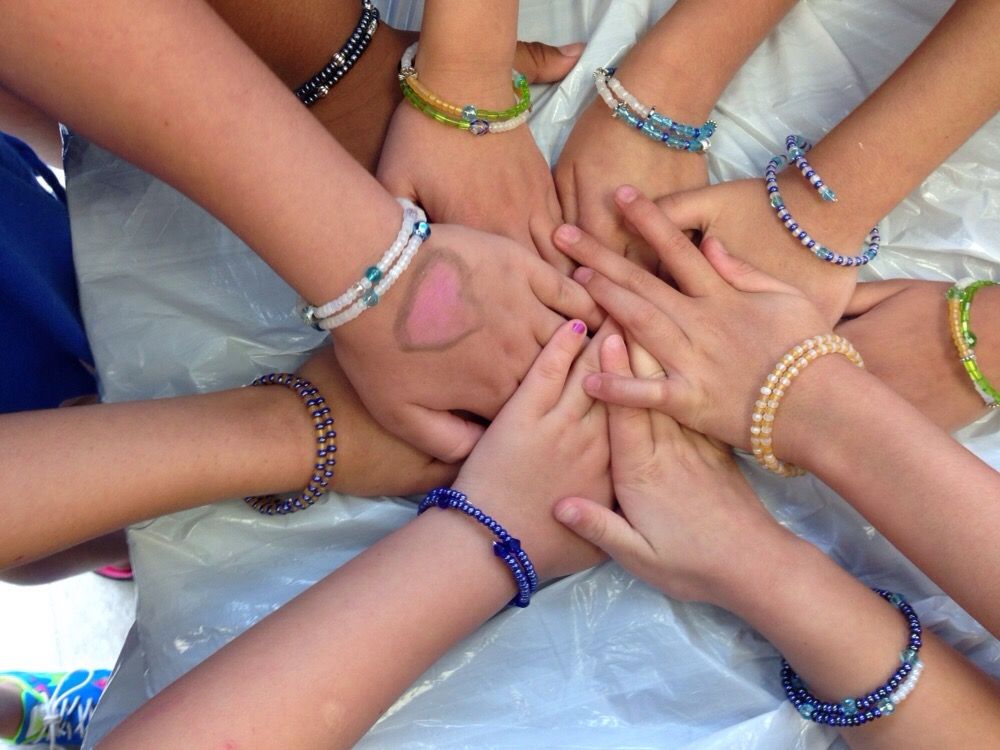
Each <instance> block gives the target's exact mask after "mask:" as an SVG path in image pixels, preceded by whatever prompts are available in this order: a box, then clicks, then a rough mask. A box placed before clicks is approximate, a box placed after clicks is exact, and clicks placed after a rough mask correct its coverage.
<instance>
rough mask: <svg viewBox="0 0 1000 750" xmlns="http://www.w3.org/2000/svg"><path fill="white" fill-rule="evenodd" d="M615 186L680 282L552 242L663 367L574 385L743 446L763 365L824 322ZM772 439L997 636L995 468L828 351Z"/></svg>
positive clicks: (577, 240) (589, 249)
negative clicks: (641, 375) (652, 376)
mask: <svg viewBox="0 0 1000 750" xmlns="http://www.w3.org/2000/svg"><path fill="white" fill-rule="evenodd" d="M617 196H618V199H619V205H620V207H621V210H622V212H623V214H624V216H625V218H626V219H627V220H628V221H629V222H630V223H631V224H632V226H634V227H635V228H636V230H637V231H638V232H639V233H640V234H641V235H642V236H644V237H645V238H646V240H647V241H648V242H649V243H650V245H651V246H652V247H653V248H654V249H655V250H656V251H657V252H658V254H659V257H660V262H661V263H662V264H663V267H664V268H665V269H667V270H668V272H669V273H670V274H671V276H672V278H674V279H675V280H676V282H677V284H678V285H679V287H680V290H681V291H678V290H676V289H673V288H672V287H670V286H668V285H667V284H666V283H664V282H663V281H661V280H660V279H658V278H656V277H655V276H653V275H652V274H649V273H647V272H645V271H639V270H637V269H636V268H635V266H634V264H631V263H629V262H628V261H626V260H625V259H623V258H622V257H621V256H619V255H617V254H616V253H614V252H612V251H610V250H607V249H605V248H602V247H601V246H600V245H598V244H597V243H596V242H595V241H594V240H592V239H591V238H589V237H587V236H585V235H581V233H580V232H579V230H576V229H572V228H566V229H567V230H569V231H568V232H567V233H566V234H562V231H561V232H560V234H558V235H557V237H559V236H563V237H566V236H568V237H569V240H568V241H567V240H560V242H561V245H562V247H563V249H564V250H565V251H566V252H567V253H568V254H569V255H570V256H571V257H572V258H573V259H574V260H576V261H577V262H579V263H581V264H583V265H584V266H589V267H590V268H586V269H581V270H579V271H577V278H579V279H581V280H584V279H586V286H587V288H588V290H589V291H590V293H591V294H592V295H593V296H594V298H595V299H596V300H597V301H598V302H599V303H600V304H601V305H602V306H603V307H604V308H605V309H606V310H607V311H608V313H609V314H610V315H611V316H613V317H614V318H615V319H616V320H618V321H620V322H621V323H622V325H623V326H624V327H625V329H626V330H627V332H628V333H630V334H631V335H633V336H634V337H635V339H636V341H637V342H638V343H639V344H640V345H642V346H643V347H644V348H646V349H647V350H648V351H649V352H650V353H651V354H652V355H653V356H654V357H656V359H657V360H658V361H659V362H660V363H661V365H663V369H664V371H665V372H667V373H668V375H669V377H667V378H665V379H659V380H632V379H627V378H618V377H615V376H611V375H606V374H602V375H599V376H594V377H593V378H592V379H591V381H592V382H588V383H587V387H588V388H589V389H590V393H592V394H594V395H595V396H598V397H600V398H603V399H607V400H611V401H616V402H621V403H627V404H628V405H632V406H648V407H652V408H657V409H660V410H662V411H664V412H666V413H668V414H670V415H671V416H673V417H674V418H676V419H677V420H678V421H681V422H682V423H684V424H685V425H687V426H688V427H690V428H692V429H695V430H698V431H699V432H703V433H705V434H707V435H711V436H712V437H715V438H718V439H720V440H723V441H725V442H727V443H729V444H730V445H734V446H737V447H741V448H744V449H748V448H750V447H751V446H750V437H751V414H753V413H754V410H755V402H756V401H758V400H759V399H761V398H763V396H764V393H765V392H764V391H763V390H762V389H763V388H764V387H765V386H764V383H765V379H766V377H767V375H768V373H769V372H771V369H772V368H773V367H774V366H775V363H776V362H778V360H779V359H780V358H782V357H783V355H785V353H786V352H788V351H789V350H791V349H792V348H793V347H794V346H795V345H797V344H799V343H801V342H803V341H805V340H806V339H807V338H810V337H813V336H817V335H820V334H823V333H827V332H829V331H830V328H829V326H828V324H827V323H826V322H825V321H824V319H823V317H822V315H821V314H820V313H819V311H818V309H817V308H816V307H815V305H813V304H812V303H811V302H810V301H809V300H807V299H806V298H805V297H804V296H803V295H802V294H801V292H799V291H798V290H796V289H794V288H793V287H791V286H789V285H787V284H783V283H781V282H779V281H776V280H775V279H773V278H771V277H770V276H767V275H766V274H764V273H763V272H762V271H759V270H757V269H756V268H754V267H752V266H750V265H749V264H748V263H746V262H744V261H740V260H737V259H736V258H735V257H734V256H731V255H729V254H728V253H727V252H726V250H725V249H724V248H723V247H722V245H721V244H720V243H719V242H718V240H716V239H714V238H708V239H707V240H705V242H703V243H702V252H699V251H698V248H696V247H695V246H694V245H692V244H691V242H690V241H689V240H688V239H687V238H686V237H685V236H684V235H683V234H682V233H681V232H680V231H679V230H678V229H677V227H675V226H673V225H671V224H670V222H669V221H668V220H667V219H665V218H664V216H663V214H662V212H661V211H660V210H659V209H658V208H657V207H656V206H655V204H653V203H651V202H650V201H649V200H647V199H645V198H643V197H642V196H639V195H636V193H635V191H634V190H631V189H629V188H622V189H620V190H619V191H618V193H617ZM703 253H704V254H703ZM595 268H596V269H597V271H598V272H599V273H598V272H594V271H593V270H592V269H595ZM909 366H910V367H913V368H919V367H920V363H919V362H918V361H913V362H911V363H910V365H909ZM771 439H773V449H774V453H775V455H776V456H777V458H778V459H781V460H785V461H790V462H792V463H794V464H797V465H799V466H801V467H803V468H805V469H807V470H809V471H812V472H813V473H815V474H816V475H817V476H818V477H819V478H820V479H822V480H823V481H824V482H826V483H827V484H828V485H829V486H830V487H832V488H833V489H834V490H836V491H837V492H838V493H840V494H841V495H842V496H843V497H845V498H847V499H848V500H849V501H850V502H852V503H853V504H854V506H855V507H856V508H857V509H858V510H859V511H860V512H861V513H862V514H863V515H864V516H865V517H866V518H867V519H868V520H869V521H870V522H871V523H872V524H873V525H874V526H875V527H877V528H878V529H879V530H880V531H881V532H882V533H883V534H885V535H886V537H887V538H888V539H889V540H890V541H891V542H892V543H893V544H894V545H895V546H896V547H897V548H898V549H899V550H900V551H902V552H903V553H904V554H906V555H907V557H909V558H910V559H911V560H912V561H913V562H914V563H915V564H916V565H917V566H919V567H920V568H921V570H923V571H924V572H925V573H926V574H927V575H929V576H930V577H931V578H933V579H934V580H935V581H936V582H937V583H938V585H940V586H941V587H942V588H943V589H945V590H946V591H947V592H948V593H949V594H950V595H951V596H952V597H954V599H955V600H956V601H957V602H958V603H959V604H961V605H962V606H963V607H965V608H966V609H967V610H968V611H969V612H970V613H971V614H972V615H973V616H974V617H976V618H977V619H979V621H980V622H981V623H982V624H983V625H984V626H985V627H986V628H987V629H989V630H990V632H992V633H1000V604H998V602H1000V578H998V577H997V576H989V575H987V576H984V575H983V571H984V570H1000V545H998V544H996V530H997V529H1000V503H997V502H996V498H998V497H1000V473H997V472H996V471H994V470H993V469H992V468H990V467H989V466H988V465H987V464H985V463H983V462H982V461H980V460H979V459H978V458H976V457H975V456H974V455H973V454H972V453H970V452H969V451H967V450H966V449H965V448H963V447H962V446H961V445H959V444H958V443H956V442H955V441H954V440H952V439H951V438H950V437H949V436H948V434H947V433H945V432H943V431H942V430H940V429H939V428H937V427H935V426H934V425H933V424H932V423H931V422H930V421H928V420H927V419H926V418H925V417H924V416H923V415H921V414H920V413H919V412H918V411H917V410H916V409H915V408H914V407H913V406H911V405H910V404H909V403H907V402H906V401H905V400H904V399H902V398H901V397H900V396H898V395H897V394H895V393H894V392H893V391H892V390H890V389H889V388H888V387H887V386H886V385H884V384H883V383H882V382H881V381H880V380H879V379H878V378H876V377H874V376H873V375H871V374H870V373H866V372H864V371H862V370H859V369H858V368H857V367H855V366H854V365H853V364H851V363H850V362H848V360H847V359H846V358H844V357H841V356H839V355H830V356H823V357H819V359H817V360H816V361H815V362H813V363H812V364H811V365H809V367H808V369H807V370H806V371H805V372H804V373H803V374H802V375H800V376H798V377H797V379H796V380H795V382H793V383H792V384H791V386H790V387H789V388H788V394H787V395H786V396H785V397H784V401H783V402H782V403H781V408H780V410H779V411H778V413H777V415H776V417H775V419H774V427H773V437H772V438H771ZM969 550H975V551H976V553H975V554H974V555H973V554H969Z"/></svg>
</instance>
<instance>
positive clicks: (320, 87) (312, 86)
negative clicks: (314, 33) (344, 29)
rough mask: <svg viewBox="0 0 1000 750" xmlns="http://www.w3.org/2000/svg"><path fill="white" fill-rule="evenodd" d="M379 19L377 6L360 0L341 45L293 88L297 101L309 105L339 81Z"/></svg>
mask: <svg viewBox="0 0 1000 750" xmlns="http://www.w3.org/2000/svg"><path fill="white" fill-rule="evenodd" d="M378 20H379V15H378V8H376V7H375V6H374V5H372V3H371V0H362V3H361V17H360V18H359V19H358V24H357V26H355V27H354V31H352V32H351V35H350V36H349V37H348V38H347V41H346V42H344V45H343V46H342V47H341V48H340V49H339V50H337V51H336V52H334V53H333V56H332V57H331V58H330V61H329V62H327V64H326V65H324V66H323V68H322V69H321V70H320V71H319V72H318V73H317V74H316V75H314V76H313V77H312V78H310V79H309V80H308V81H306V82H305V83H303V84H302V85H301V86H299V87H298V88H296V89H295V96H297V97H298V98H299V101H301V102H302V103H303V104H305V105H306V106H307V107H311V106H312V105H313V104H315V103H316V102H318V101H319V100H320V99H322V98H323V97H325V96H326V95H327V94H329V93H330V89H332V88H333V87H334V86H336V85H337V84H338V83H340V81H341V79H343V77H344V76H346V75H347V74H348V73H349V72H350V70H351V68H353V67H354V64H355V63H356V62H357V61H358V59H359V58H360V57H361V55H363V54H364V52H365V50H366V49H368V44H369V43H370V42H371V40H372V37H373V36H375V31H376V30H377V29H378Z"/></svg>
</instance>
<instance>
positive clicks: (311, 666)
mask: <svg viewBox="0 0 1000 750" xmlns="http://www.w3.org/2000/svg"><path fill="white" fill-rule="evenodd" d="M599 339H600V337H598V338H597V339H595V340H597V341H598V343H597V344H592V345H591V347H590V349H589V350H588V351H587V352H585V353H584V354H583V356H582V357H581V358H580V359H579V360H577V363H576V365H575V366H573V359H574V357H575V356H576V354H577V353H578V352H579V351H580V350H581V349H582V348H583V346H584V343H585V342H586V335H585V329H584V327H583V326H582V324H577V325H576V327H574V324H573V323H567V324H566V325H564V326H563V327H561V328H560V329H559V331H558V332H557V333H556V334H555V335H554V336H553V339H552V341H551V342H550V343H549V344H548V346H547V347H546V348H545V349H544V350H543V352H542V353H541V354H540V355H539V357H538V360H537V361H536V363H535V365H534V366H533V368H532V370H531V371H530V372H529V373H528V374H527V376H526V377H525V380H524V382H523V384H522V385H521V387H520V388H519V389H518V391H517V393H516V394H515V395H514V396H513V397H512V398H511V400H510V401H509V402H508V404H507V405H506V406H505V407H504V409H503V411H502V412H501V413H500V415H499V416H498V417H497V419H496V420H495V421H494V422H493V424H492V425H491V427H490V429H489V430H488V431H487V433H486V435H485V436H484V437H483V440H482V441H480V443H479V445H478V446H477V447H476V450H475V452H474V453H473V454H472V456H470V458H469V460H468V461H467V462H466V465H465V467H463V469H462V473H461V475H460V476H459V479H458V480H457V482H456V484H455V487H456V488H457V489H459V490H460V491H462V492H464V493H465V494H467V495H468V497H469V501H470V502H471V503H472V504H473V505H475V506H477V507H479V508H480V509H482V510H483V511H485V512H487V513H489V514H490V515H491V516H492V517H493V518H495V519H496V520H497V521H498V522H499V523H501V524H502V525H503V526H504V527H506V529H507V530H508V531H509V532H510V533H511V534H512V535H513V536H515V537H518V538H519V539H520V540H521V542H522V545H523V549H524V550H525V551H526V552H527V553H528V555H529V556H530V558H531V561H532V562H533V563H534V566H535V568H536V569H537V571H538V573H539V575H540V576H541V577H542V578H548V577H552V576H558V575H565V574H567V573H570V572H573V571H575V570H579V569H582V568H584V567H587V566H589V565H592V564H594V563H595V562H597V561H598V560H599V559H600V555H599V553H598V551H597V550H596V549H595V548H594V547H592V546H590V545H589V544H586V543H584V542H582V540H580V539H579V538H578V537H576V536H575V535H574V534H572V533H570V532H568V531H567V530H566V529H564V528H562V527H561V526H560V525H559V524H558V523H557V522H555V520H554V519H553V518H552V515H551V513H552V507H553V505H554V504H555V502H556V501H557V500H558V499H559V498H560V497H562V496H563V495H564V494H566V493H571V494H577V493H585V492H594V493H596V497H597V499H598V500H600V501H602V502H604V503H605V504H606V505H610V502H611V486H610V480H609V478H608V447H607V421H606V418H605V414H604V408H603V406H602V405H600V404H595V403H594V402H593V401H592V400H591V399H590V398H589V397H588V396H587V395H586V394H585V393H584V392H583V389H582V388H581V386H580V381H581V380H582V379H583V377H584V376H585V375H586V374H587V373H588V372H593V371H596V369H597V367H598V365H597V357H596V354H597V346H599ZM571 366H572V369H571ZM491 540H492V535H491V534H490V533H489V532H488V531H487V530H486V529H484V527H482V526H480V525H479V524H477V523H476V522H475V521H474V520H472V519H471V518H468V517H465V516H463V515H462V514H461V513H460V512H458V511H455V510H442V509H440V508H431V509H429V510H428V511H427V512H426V513H425V514H423V515H422V516H420V517H419V518H417V519H416V520H414V521H413V522H411V523H409V524H407V525H406V526H404V527H403V528H402V529H400V530H399V531H396V532H395V533H393V534H391V535H389V536H387V537H386V538H384V539H382V540H381V541H379V542H378V543H376V544H375V545H374V546H372V547H371V548H370V549H368V550H367V551H365V552H364V553H362V554H361V555H359V556H358V557H357V558H355V559H354V560H352V561H351V562H349V563H348V564H347V565H345V566H344V567H342V568H340V569H339V570H337V571H335V572H334V573H332V574H331V575H330V576H328V577H327V578H326V579H324V580H323V581H321V582H319V583H318V584H316V585H315V586H313V587H312V588H311V589H309V590H308V591H307V592H305V593H304V594H302V595H301V596H299V597H297V598H296V599H294V600H293V601H291V602H290V603H289V604H287V605H285V606H284V607H282V608H281V609H280V610H278V612H276V613H275V614H273V615H271V616H269V617H267V618H266V619H264V620H263V621H261V622H260V623H258V624H257V625H255V626H254V627H253V628H251V629H250V630H249V631H247V632H246V633H245V634H243V635H241V636H240V637H239V638H237V639H236V640H234V641H232V642H231V643H230V644H228V645H227V646H225V647H224V648H223V649H222V650H220V651H219V652H217V653H216V654H215V655H214V656H212V657H210V658H209V659H207V660H206V661H205V662H204V663H202V664H201V665H199V666H198V667H196V668H195V669H194V670H192V671H191V672H189V673H188V674H187V675H185V676H184V677H182V678H181V679H180V680H178V681H177V682H175V683H174V684H173V685H171V686H170V687H168V688H167V689H166V690H164V691H163V692H162V693H160V694H159V695H158V696H156V697H155V698H153V700H152V701H150V702H149V703H148V704H146V705H145V706H143V707H142V708H141V709H139V711H137V712H136V713H135V714H134V715H132V716H131V717H129V718H128V719H127V720H126V721H125V722H124V723H122V724H121V725H120V726H119V727H118V728H117V729H115V730H114V731H113V732H112V733H111V734H110V735H109V736H108V738H107V739H106V740H105V741H104V743H103V744H102V747H104V748H128V750H135V749H136V748H145V747H170V748H174V747H183V748H191V749H192V750H194V749H195V748H218V747H282V748H292V747H294V748H303V749H304V748H313V747H315V748H324V749H326V748H346V747H350V746H352V745H353V744H354V743H355V742H356V741H357V739H358V738H359V737H360V736H361V734H362V733H363V732H364V731H365V730H366V729H367V728H368V727H369V726H370V725H371V724H372V723H373V722H374V721H375V720H376V719H377V718H378V716H379V715H380V714H381V713H382V712H383V711H385V710H386V709H387V708H388V707H389V706H390V705H391V703H392V702H393V700H395V698H396V697H397V696H398V695H399V694H400V693H401V692H402V691H403V690H404V689H405V688H406V686H407V685H409V684H410V683H411V682H412V681H413V680H414V679H416V678H417V677H418V676H419V675H420V674H421V672H423V671H424V670H425V669H426V668H427V667H429V666H430V665H431V663H432V662H433V661H434V660H435V659H437V658H438V657H439V656H440V655H441V654H442V653H443V652H444V651H445V650H446V649H447V648H449V647H450V646H451V645H453V644H454V643H456V642H457V641H458V640H459V639H461V638H462V637H463V636H464V635H466V634H467V633H469V632H470V631H471V630H472V629H474V628H475V627H477V626H478V625H479V624H481V623H482V622H484V621H485V620H486V619H487V618H489V617H490V616H492V615H493V614H494V613H496V612H497V611H498V610H499V609H500V608H501V607H502V606H503V605H504V603H505V602H507V601H509V600H510V599H511V598H512V597H513V596H514V595H515V593H516V588H515V586H514V585H513V579H512V576H511V574H510V571H509V570H508V569H507V567H506V566H505V564H504V563H503V562H502V561H501V560H499V559H498V558H497V557H496V556H495V555H494V553H493V551H492V549H491ZM255 676H256V677H255ZM265 703H266V706H267V709H266V710H261V706H262V705H263V704H265Z"/></svg>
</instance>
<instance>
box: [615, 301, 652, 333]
mask: <svg viewBox="0 0 1000 750" xmlns="http://www.w3.org/2000/svg"><path fill="white" fill-rule="evenodd" d="M624 318H625V319H624V320H623V321H622V323H624V324H625V327H626V328H627V329H630V330H633V331H641V330H646V329H649V328H652V327H653V326H654V325H655V324H656V322H657V318H658V313H657V310H656V308H655V307H653V306H652V305H650V304H649V303H647V302H644V303H641V304H637V305H635V306H633V307H632V308H630V309H629V310H628V312H627V313H626V314H625V316H624Z"/></svg>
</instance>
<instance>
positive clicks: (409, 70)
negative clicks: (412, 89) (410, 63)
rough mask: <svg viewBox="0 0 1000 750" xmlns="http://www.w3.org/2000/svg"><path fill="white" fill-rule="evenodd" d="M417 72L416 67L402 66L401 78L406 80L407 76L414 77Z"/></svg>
mask: <svg viewBox="0 0 1000 750" xmlns="http://www.w3.org/2000/svg"><path fill="white" fill-rule="evenodd" d="M416 74H417V71H416V69H415V68H401V69H400V71H399V80H401V81H405V80H406V79H407V78H412V77H413V76H415V75H416Z"/></svg>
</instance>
